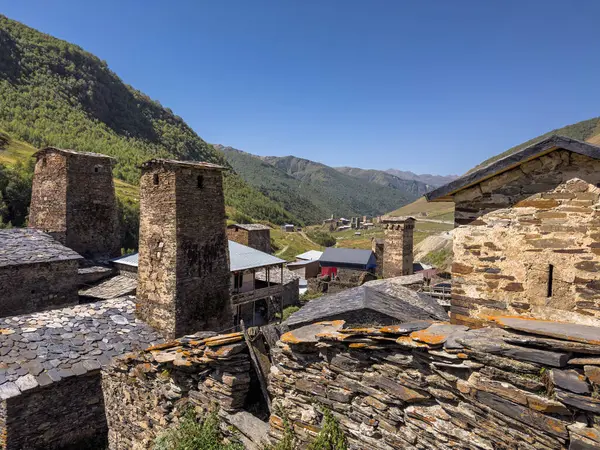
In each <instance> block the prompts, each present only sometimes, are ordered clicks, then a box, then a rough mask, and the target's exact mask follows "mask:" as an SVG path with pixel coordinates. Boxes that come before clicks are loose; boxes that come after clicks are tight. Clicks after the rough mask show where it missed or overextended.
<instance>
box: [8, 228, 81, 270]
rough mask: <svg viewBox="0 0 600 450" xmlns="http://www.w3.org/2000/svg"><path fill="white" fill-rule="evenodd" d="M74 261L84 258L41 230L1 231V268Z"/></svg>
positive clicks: (14, 229)
mask: <svg viewBox="0 0 600 450" xmlns="http://www.w3.org/2000/svg"><path fill="white" fill-rule="evenodd" d="M74 259H83V257H82V256H81V255H80V254H79V253H77V252H75V251H73V250H71V249H70V248H68V247H65V246H64V245H62V244H61V243H60V242H58V241H57V240H56V239H54V238H52V237H51V236H49V235H48V234H46V233H42V232H41V231H39V230H34V229H32V228H12V229H10V230H0V267H4V266H15V265H21V264H36V263H47V262H56V261H68V260H74Z"/></svg>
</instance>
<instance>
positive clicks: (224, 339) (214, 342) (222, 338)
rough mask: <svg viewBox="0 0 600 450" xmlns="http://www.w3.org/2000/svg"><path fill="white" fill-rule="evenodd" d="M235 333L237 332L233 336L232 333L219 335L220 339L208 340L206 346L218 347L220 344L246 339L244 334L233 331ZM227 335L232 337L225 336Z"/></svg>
mask: <svg viewBox="0 0 600 450" xmlns="http://www.w3.org/2000/svg"><path fill="white" fill-rule="evenodd" d="M233 334H236V336H232V335H224V336H217V337H218V338H220V339H214V340H212V341H210V342H206V346H207V347H218V346H220V345H225V344H233V343H234V342H239V341H241V340H242V339H244V338H243V335H242V334H241V333H233ZM225 336H231V337H225Z"/></svg>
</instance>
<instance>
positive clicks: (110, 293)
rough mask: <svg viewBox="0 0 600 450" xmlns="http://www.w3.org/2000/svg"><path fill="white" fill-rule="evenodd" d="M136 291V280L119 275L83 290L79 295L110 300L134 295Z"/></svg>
mask: <svg viewBox="0 0 600 450" xmlns="http://www.w3.org/2000/svg"><path fill="white" fill-rule="evenodd" d="M136 289H137V280H136V279H135V278H131V277H126V276H123V275H117V276H114V277H112V278H109V279H107V280H103V281H101V282H100V283H98V284H96V285H95V286H92V287H90V288H86V289H81V290H80V291H79V295H81V296H82V297H90V298H97V299H99V300H108V299H111V298H118V297H123V296H125V295H130V294H134V293H135V291H136Z"/></svg>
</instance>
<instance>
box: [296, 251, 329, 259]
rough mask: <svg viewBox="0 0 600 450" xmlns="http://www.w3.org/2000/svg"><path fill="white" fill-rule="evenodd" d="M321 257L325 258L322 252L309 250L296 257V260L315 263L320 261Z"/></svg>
mask: <svg viewBox="0 0 600 450" xmlns="http://www.w3.org/2000/svg"><path fill="white" fill-rule="evenodd" d="M321 256H323V252H320V251H319V250H309V251H307V252H304V253H300V254H299V255H296V259H304V260H306V261H314V260H317V259H319V258H320V257H321Z"/></svg>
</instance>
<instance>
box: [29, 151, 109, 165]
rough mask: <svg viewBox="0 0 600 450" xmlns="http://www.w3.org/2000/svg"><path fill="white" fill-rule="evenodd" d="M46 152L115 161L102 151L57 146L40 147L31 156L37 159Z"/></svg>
mask: <svg viewBox="0 0 600 450" xmlns="http://www.w3.org/2000/svg"><path fill="white" fill-rule="evenodd" d="M46 153H60V154H62V155H65V156H88V157H92V158H102V159H106V160H110V161H111V162H112V163H115V162H116V161H117V160H116V158H113V157H112V156H108V155H104V154H102V153H92V152H78V151H75V150H67V149H64V148H58V147H45V148H42V149H41V150H38V151H37V152H35V153H34V154H33V155H32V156H34V157H35V158H38V159H39V158H40V157H42V156H44V155H45V154H46Z"/></svg>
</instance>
